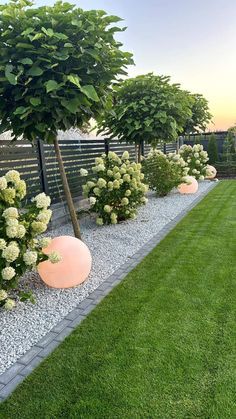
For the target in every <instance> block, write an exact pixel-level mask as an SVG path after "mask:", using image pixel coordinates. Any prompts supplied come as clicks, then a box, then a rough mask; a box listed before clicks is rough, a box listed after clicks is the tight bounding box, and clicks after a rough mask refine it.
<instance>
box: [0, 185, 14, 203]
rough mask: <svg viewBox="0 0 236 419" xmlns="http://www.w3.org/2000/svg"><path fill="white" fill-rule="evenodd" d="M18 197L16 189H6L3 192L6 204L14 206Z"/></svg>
mask: <svg viewBox="0 0 236 419" xmlns="http://www.w3.org/2000/svg"><path fill="white" fill-rule="evenodd" d="M15 197H16V191H15V189H14V188H6V189H3V191H2V198H3V200H4V201H5V202H7V203H8V204H10V205H12V204H14V200H15Z"/></svg>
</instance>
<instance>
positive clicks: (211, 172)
mask: <svg viewBox="0 0 236 419" xmlns="http://www.w3.org/2000/svg"><path fill="white" fill-rule="evenodd" d="M206 172H207V176H206V179H214V178H215V177H216V173H217V170H216V168H215V167H214V166H210V164H208V165H207V168H206Z"/></svg>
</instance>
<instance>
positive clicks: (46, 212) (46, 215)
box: [37, 209, 52, 224]
mask: <svg viewBox="0 0 236 419" xmlns="http://www.w3.org/2000/svg"><path fill="white" fill-rule="evenodd" d="M51 216H52V210H50V209H43V210H41V211H40V212H39V214H38V215H37V220H38V221H41V222H42V223H44V224H48V223H49V221H50V219H51Z"/></svg>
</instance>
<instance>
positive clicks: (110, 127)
mask: <svg viewBox="0 0 236 419" xmlns="http://www.w3.org/2000/svg"><path fill="white" fill-rule="evenodd" d="M191 104H192V98H191V95H190V94H189V93H188V92H186V91H184V90H181V89H180V85H179V84H171V83H170V77H168V76H156V75H154V74H152V73H151V74H146V75H142V76H138V77H135V78H131V79H127V80H124V81H123V82H122V83H121V84H120V86H118V87H117V90H116V91H115V93H114V95H113V104H112V107H111V108H110V109H109V110H107V112H106V113H105V115H104V118H103V120H102V121H101V122H100V124H99V128H100V132H102V131H103V132H104V133H105V134H106V135H108V136H109V137H110V138H114V137H117V138H118V139H119V140H120V141H127V142H129V143H140V142H141V141H142V140H145V141H146V142H148V143H151V144H153V145H154V144H155V143H157V142H158V141H165V142H168V141H174V140H176V138H177V137H178V135H179V134H180V133H181V132H182V131H183V126H184V125H185V123H186V120H187V118H190V117H191V115H192V113H191V109H190V108H191Z"/></svg>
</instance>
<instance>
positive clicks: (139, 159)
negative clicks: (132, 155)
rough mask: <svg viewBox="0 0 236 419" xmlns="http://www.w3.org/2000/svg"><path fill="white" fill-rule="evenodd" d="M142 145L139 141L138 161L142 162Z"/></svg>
mask: <svg viewBox="0 0 236 419" xmlns="http://www.w3.org/2000/svg"><path fill="white" fill-rule="evenodd" d="M141 155H142V145H141V143H138V163H141Z"/></svg>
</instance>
